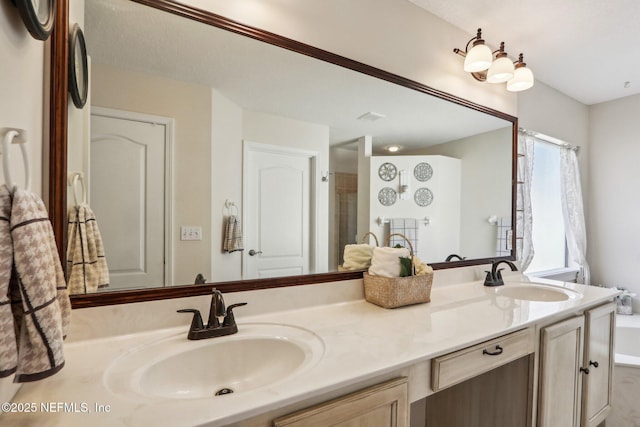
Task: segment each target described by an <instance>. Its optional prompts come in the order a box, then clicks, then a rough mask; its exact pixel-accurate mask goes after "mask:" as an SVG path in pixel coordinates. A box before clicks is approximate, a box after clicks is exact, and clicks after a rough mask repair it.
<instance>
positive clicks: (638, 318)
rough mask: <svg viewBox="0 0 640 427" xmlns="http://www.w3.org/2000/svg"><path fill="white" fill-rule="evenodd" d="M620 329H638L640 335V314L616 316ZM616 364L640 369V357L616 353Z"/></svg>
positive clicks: (617, 325)
mask: <svg viewBox="0 0 640 427" xmlns="http://www.w3.org/2000/svg"><path fill="white" fill-rule="evenodd" d="M619 327H623V328H634V329H638V335H640V314H637V313H634V314H632V315H628V314H616V329H617V328H619ZM615 364H616V366H626V367H628V368H640V357H636V356H631V355H628V354H622V353H617V352H616V356H615Z"/></svg>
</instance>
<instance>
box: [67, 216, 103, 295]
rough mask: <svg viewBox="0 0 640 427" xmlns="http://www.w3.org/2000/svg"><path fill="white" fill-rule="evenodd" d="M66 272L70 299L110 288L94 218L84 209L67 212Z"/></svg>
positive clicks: (99, 236) (98, 230)
mask: <svg viewBox="0 0 640 427" xmlns="http://www.w3.org/2000/svg"><path fill="white" fill-rule="evenodd" d="M68 217H69V223H68V226H67V230H68V237H67V268H66V270H65V278H66V280H67V289H68V291H69V294H70V295H75V294H88V293H93V292H96V290H98V288H103V287H105V286H109V268H108V267H107V259H106V258H105V255H104V246H103V244H102V236H101V234H100V229H99V228H98V223H97V222H96V216H95V214H94V213H93V211H92V210H91V208H89V206H87V205H78V206H75V207H73V208H71V209H69V213H68Z"/></svg>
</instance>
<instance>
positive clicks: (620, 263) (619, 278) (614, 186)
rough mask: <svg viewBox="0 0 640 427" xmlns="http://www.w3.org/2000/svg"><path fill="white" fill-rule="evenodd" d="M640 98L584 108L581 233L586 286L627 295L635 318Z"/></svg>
mask: <svg viewBox="0 0 640 427" xmlns="http://www.w3.org/2000/svg"><path fill="white" fill-rule="evenodd" d="M639 111H640V95H634V96H629V97H626V98H622V99H618V100H615V101H611V102H605V103H602V104H597V105H593V106H591V107H590V108H589V122H590V126H589V137H590V149H591V157H590V168H589V172H590V174H589V182H590V183H591V185H590V200H589V205H588V209H589V212H590V215H589V219H588V223H587V230H588V239H589V263H590V266H591V274H592V278H591V282H592V283H594V284H600V283H602V284H604V285H605V286H618V287H623V288H627V289H630V290H631V291H632V292H635V293H636V294H637V296H636V297H635V298H634V312H635V313H638V312H640V280H638V275H637V273H636V271H635V268H634V267H635V266H636V265H637V263H638V253H640V220H639V219H638V212H640V198H638V196H637V190H638V188H639V187H640V173H639V172H638V171H639V167H638V159H640V144H639V143H638V125H637V120H638V112H639Z"/></svg>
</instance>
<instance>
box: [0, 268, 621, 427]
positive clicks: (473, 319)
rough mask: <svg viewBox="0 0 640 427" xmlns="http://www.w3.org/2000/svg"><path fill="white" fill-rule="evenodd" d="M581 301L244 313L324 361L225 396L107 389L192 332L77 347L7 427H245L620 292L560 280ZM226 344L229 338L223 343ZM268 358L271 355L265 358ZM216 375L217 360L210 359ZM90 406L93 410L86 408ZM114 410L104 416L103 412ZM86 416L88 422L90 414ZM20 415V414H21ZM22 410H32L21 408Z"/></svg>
mask: <svg viewBox="0 0 640 427" xmlns="http://www.w3.org/2000/svg"><path fill="white" fill-rule="evenodd" d="M539 281H540V282H546V283H554V284H556V285H561V286H564V287H567V288H570V289H573V290H575V291H577V292H578V293H580V294H582V298H577V299H570V300H567V301H562V302H529V301H521V300H513V299H510V298H506V297H502V296H496V293H495V292H496V288H487V287H484V286H482V283H481V282H473V283H465V284H459V285H451V286H446V287H442V288H434V289H433V290H432V292H431V301H432V302H431V303H428V304H420V305H415V306H409V307H403V308H399V309H394V310H386V309H383V308H380V307H378V306H375V305H373V304H369V303H367V302H366V301H364V300H362V301H356V302H347V303H338V304H330V305H324V306H317V307H312V308H305V309H302V310H289V311H282V312H275V313H269V314H261V315H258V316H250V317H246V316H244V317H243V316H242V314H241V313H237V314H236V319H237V321H238V327H239V329H240V330H242V327H243V324H248V323H255V322H262V323H278V324H286V325H292V326H296V327H299V328H304V329H307V330H309V331H312V332H313V333H315V334H316V335H317V336H319V337H320V338H321V339H322V341H323V342H324V346H325V353H324V356H323V357H322V359H321V360H320V361H319V362H318V363H317V364H316V365H315V366H314V367H312V368H311V369H309V370H307V371H304V372H302V373H301V374H299V375H297V376H296V377H295V378H293V379H292V380H287V381H282V382H278V383H276V384H274V385H272V386H266V387H263V388H261V389H256V390H252V391H246V392H244V393H238V394H232V395H227V396H220V397H208V398H200V399H181V400H177V399H176V400H161V399H149V398H142V397H141V398H140V399H135V398H131V397H130V396H123V395H115V394H113V393H112V392H111V391H110V390H109V389H108V388H107V387H106V386H105V385H104V378H103V377H104V372H105V370H106V368H107V367H108V366H109V364H110V363H111V362H112V361H113V360H114V359H115V358H117V357H118V356H120V355H122V354H123V353H125V352H126V351H128V350H130V349H131V348H133V347H136V346H138V345H141V344H145V343H151V342H154V341H157V340H159V339H162V338H165V337H168V336H171V335H175V334H176V333H180V331H183V333H184V337H185V338H184V339H185V340H186V333H187V329H188V326H187V325H185V326H184V327H180V328H171V329H162V330H157V331H153V332H145V333H137V334H130V335H124V336H118V337H115V338H104V339H96V340H89V341H80V342H76V343H70V344H67V345H66V346H65V353H66V366H65V368H64V369H63V370H62V371H60V373H58V374H56V375H54V376H53V377H50V378H48V379H45V380H42V381H39V382H36V383H31V384H25V385H24V386H23V387H22V388H21V390H20V391H19V392H18V394H17V395H16V397H15V399H14V400H13V402H14V403H23V404H32V403H35V405H33V407H34V408H36V410H35V412H32V413H25V412H22V413H9V414H7V413H5V414H1V415H0V424H2V425H3V426H6V427H9V426H24V425H34V426H35V425H37V426H65V427H68V426H76V425H78V426H80V425H83V426H84V425H91V426H110V427H111V426H151V425H171V426H194V425H208V426H219V425H226V424H229V423H232V422H236V421H240V420H243V419H247V418H250V417H253V416H256V415H259V414H261V413H265V412H268V411H271V410H273V409H276V408H280V407H283V406H285V405H289V404H292V403H295V402H299V401H302V400H305V399H308V398H311V397H313V396H316V395H320V394H322V393H326V392H328V391H331V390H336V389H339V388H341V387H344V386H347V385H349V384H353V383H355V382H359V381H365V380H367V379H371V378H375V377H379V376H381V375H384V374H385V373H389V372H392V371H397V370H399V369H401V368H404V367H408V366H411V365H413V364H416V363H419V362H422V361H425V360H428V359H431V358H433V357H435V356H438V355H442V354H445V353H448V352H451V351H454V350H458V349H460V348H464V347H467V346H469V345H473V344H476V343H479V342H482V341H484V340H487V339H490V338H494V337H497V336H500V335H504V334H506V333H509V332H511V331H515V330H518V329H522V328H524V327H527V326H531V325H535V324H537V323H543V322H546V321H548V320H550V319H552V318H560V317H564V316H569V315H571V314H573V313H578V312H580V311H582V310H584V309H585V308H587V307H592V306H594V305H597V304H600V303H602V302H605V301H608V300H611V299H612V298H613V296H614V295H615V294H616V292H615V291H612V290H609V289H605V288H598V287H592V286H589V287H587V286H582V285H576V284H573V283H561V282H553V281H546V280H545V281H543V280H539ZM215 339H216V340H221V339H225V338H215ZM265 357H268V354H265ZM211 365H212V366H215V360H211ZM41 402H65V403H71V404H75V405H76V406H77V411H78V412H73V411H71V412H69V409H72V408H73V406H71V407H67V408H66V411H65V408H61V409H60V410H61V412H57V413H47V412H44V411H42V410H41V407H40V403H41ZM82 404H84V405H86V406H82ZM96 404H98V405H109V406H110V411H109V412H108V413H106V412H102V413H100V412H96V410H95V405H96ZM85 408H86V409H87V410H88V411H89V412H88V413H83V412H82V411H83V410H84V409H85ZM14 409H16V408H14ZM23 409H24V408H23Z"/></svg>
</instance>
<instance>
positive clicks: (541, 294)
mask: <svg viewBox="0 0 640 427" xmlns="http://www.w3.org/2000/svg"><path fill="white" fill-rule="evenodd" d="M496 294H498V295H500V296H503V297H507V298H513V299H518V300H524V301H541V302H559V301H567V300H570V299H577V298H582V294H580V293H578V292H576V291H574V290H571V289H568V288H561V287H558V286H552V285H545V284H542V283H530V282H508V283H505V285H504V286H500V287H499V288H497V289H496Z"/></svg>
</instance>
